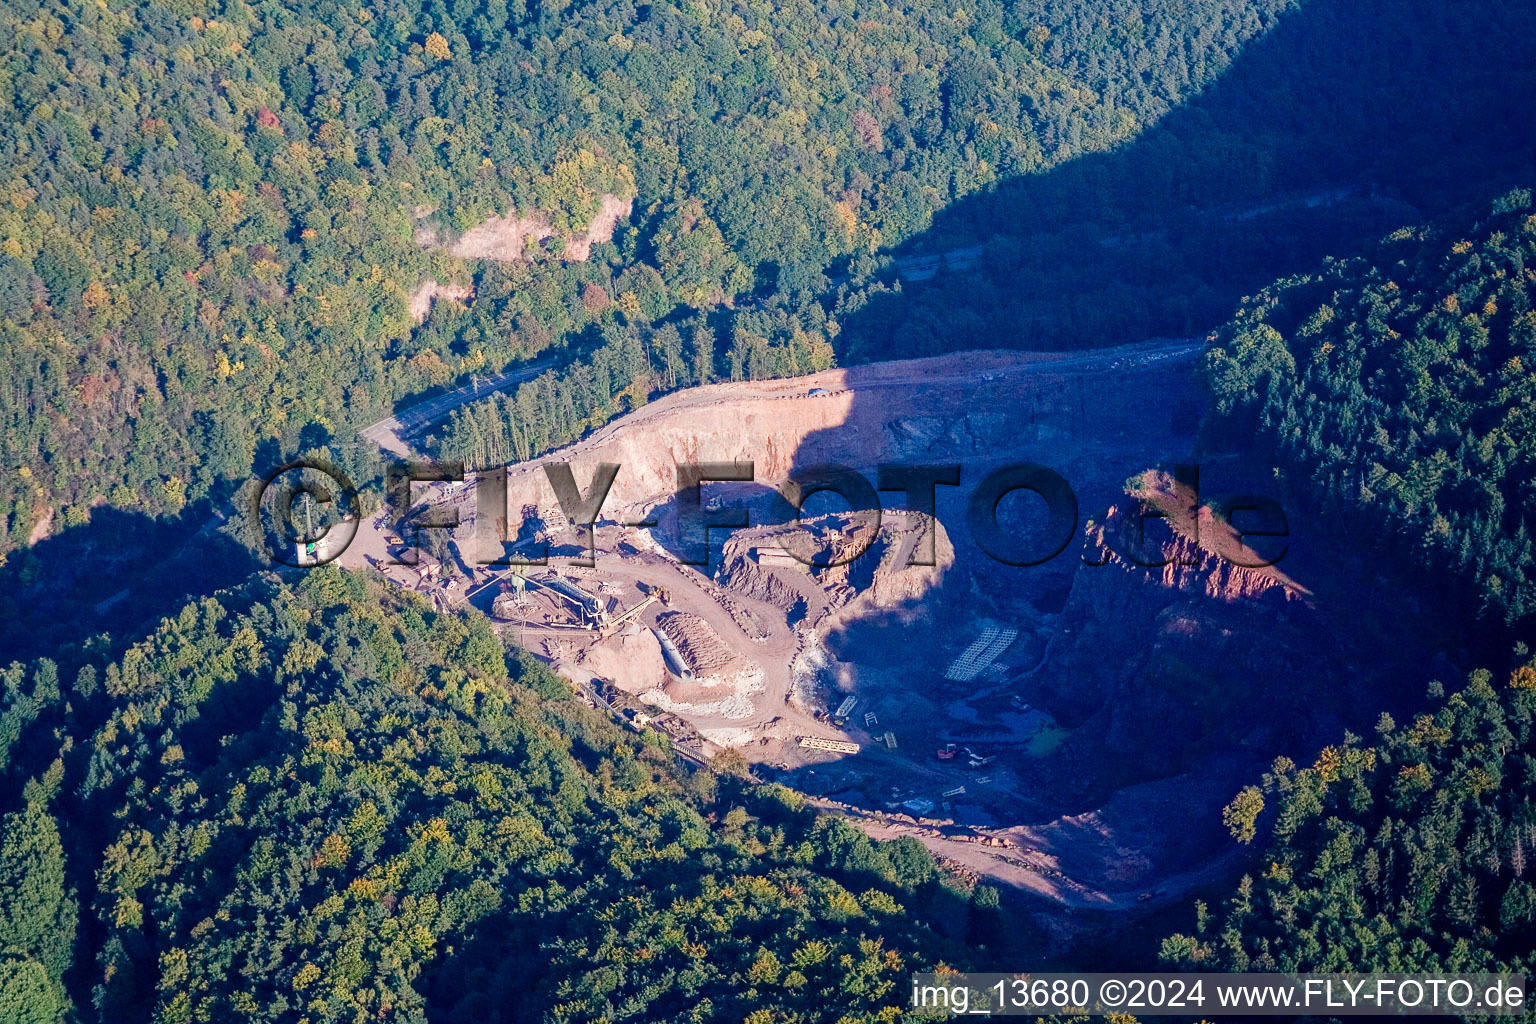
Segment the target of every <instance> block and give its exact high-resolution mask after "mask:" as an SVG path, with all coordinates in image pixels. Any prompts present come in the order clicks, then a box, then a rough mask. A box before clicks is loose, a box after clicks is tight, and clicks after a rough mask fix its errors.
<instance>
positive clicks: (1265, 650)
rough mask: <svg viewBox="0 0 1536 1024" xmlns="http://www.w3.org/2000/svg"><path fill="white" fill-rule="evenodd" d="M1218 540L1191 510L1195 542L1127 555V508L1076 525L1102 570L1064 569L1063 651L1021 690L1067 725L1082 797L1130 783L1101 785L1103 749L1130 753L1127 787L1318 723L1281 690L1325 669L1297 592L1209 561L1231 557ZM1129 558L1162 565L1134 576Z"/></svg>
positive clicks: (1212, 527)
mask: <svg viewBox="0 0 1536 1024" xmlns="http://www.w3.org/2000/svg"><path fill="white" fill-rule="evenodd" d="M1222 530H1223V525H1222V524H1220V523H1216V522H1212V521H1211V520H1210V518H1209V513H1208V512H1205V511H1202V514H1201V520H1200V541H1199V543H1196V541H1195V540H1194V539H1193V538H1191V537H1190V536H1188V534H1187V533H1178V532H1175V533H1174V534H1173V535H1172V536H1171V537H1169V538H1168V539H1166V540H1164V541H1162V542H1160V543H1151V542H1149V543H1148V544H1147V545H1146V546H1145V547H1144V548H1141V550H1138V545H1137V544H1136V540H1137V532H1138V531H1137V527H1136V517H1135V515H1134V514H1133V507H1132V506H1131V505H1127V506H1125V507H1121V508H1119V509H1113V510H1111V514H1110V515H1109V517H1108V518H1107V519H1106V520H1105V521H1104V522H1102V523H1096V524H1091V525H1090V526H1089V527H1088V528H1087V530H1086V537H1085V540H1086V543H1085V545H1084V554H1083V560H1084V562H1085V563H1093V562H1103V564H1082V565H1080V566H1079V568H1078V569H1077V570H1076V573H1075V574H1074V576H1073V580H1072V586H1071V592H1070V594H1069V596H1068V598H1067V603H1066V606H1065V607H1064V609H1063V611H1062V614H1061V626H1062V636H1063V638H1064V642H1063V643H1062V644H1059V645H1057V647H1056V651H1057V655H1056V656H1055V657H1053V659H1052V661H1051V664H1050V667H1049V670H1048V671H1047V672H1044V673H1042V674H1041V675H1040V676H1039V677H1037V678H1036V679H1034V680H1032V681H1031V684H1032V685H1031V691H1030V696H1031V699H1033V700H1036V701H1037V702H1038V703H1040V704H1041V705H1043V706H1045V707H1047V708H1048V709H1049V710H1050V711H1051V712H1052V714H1054V715H1055V716H1056V717H1057V718H1058V719H1059V720H1060V721H1062V722H1063V723H1064V724H1066V725H1068V726H1069V727H1073V728H1075V730H1076V731H1075V733H1074V735H1073V738H1072V740H1070V741H1069V748H1070V747H1074V746H1075V747H1080V748H1081V749H1080V751H1079V753H1080V756H1081V764H1082V771H1081V773H1080V781H1081V784H1082V786H1083V788H1084V790H1085V791H1089V790H1093V789H1096V788H1098V787H1099V786H1102V787H1106V788H1111V787H1112V788H1118V787H1120V786H1123V785H1127V784H1129V783H1131V782H1133V781H1135V780H1134V779H1133V778H1130V777H1115V776H1114V775H1113V774H1112V773H1109V774H1106V770H1105V769H1104V767H1103V766H1104V764H1105V761H1106V759H1105V758H1104V757H1103V750H1104V748H1105V747H1106V746H1107V747H1108V748H1110V749H1117V750H1120V751H1123V752H1131V751H1134V752H1136V755H1137V760H1136V767H1137V772H1138V773H1139V775H1140V777H1142V778H1158V777H1165V776H1171V775H1175V774H1178V773H1179V772H1182V771H1186V770H1188V769H1189V768H1190V767H1192V766H1193V765H1194V764H1196V763H1197V762H1198V761H1199V760H1200V758H1201V757H1203V756H1205V755H1206V754H1207V753H1209V751H1210V749H1212V748H1221V747H1226V746H1230V744H1231V741H1232V738H1233V736H1234V735H1236V736H1238V737H1241V736H1243V735H1244V734H1245V733H1249V734H1252V733H1253V732H1254V730H1255V729H1257V730H1258V731H1259V732H1268V733H1271V734H1272V735H1270V736H1269V737H1268V739H1267V742H1266V743H1265V744H1264V746H1265V747H1267V748H1268V749H1275V748H1276V747H1277V746H1283V744H1280V743H1279V742H1278V741H1279V740H1280V738H1281V737H1282V736H1283V735H1285V734H1287V733H1290V732H1292V731H1297V732H1300V731H1304V730H1302V729H1301V728H1300V727H1301V726H1302V725H1303V724H1304V723H1305V722H1307V721H1308V720H1309V717H1310V716H1312V715H1314V714H1320V713H1325V712H1323V711H1322V710H1321V709H1319V708H1317V707H1315V706H1313V705H1308V704H1301V703H1298V702H1297V699H1296V698H1295V692H1296V691H1297V689H1298V688H1297V687H1295V686H1293V685H1292V681H1293V680H1295V679H1297V678H1298V677H1303V676H1318V675H1325V674H1326V673H1328V672H1329V670H1330V664H1329V653H1330V652H1329V651H1328V650H1326V645H1325V644H1323V643H1321V642H1320V641H1321V640H1322V639H1323V638H1324V637H1325V636H1326V633H1325V631H1323V630H1322V629H1321V628H1320V624H1319V623H1318V622H1317V620H1316V616H1315V612H1314V610H1313V607H1312V603H1311V600H1310V598H1311V595H1310V594H1309V593H1308V592H1307V590H1306V589H1305V588H1303V587H1301V586H1300V585H1299V584H1297V583H1296V582H1295V581H1294V580H1291V579H1290V578H1289V577H1287V576H1286V575H1285V574H1284V573H1282V572H1280V571H1278V570H1277V569H1275V568H1267V569H1249V568H1243V567H1242V566H1239V565H1233V564H1231V563H1230V562H1228V561H1227V560H1226V559H1224V558H1222V557H1221V556H1220V555H1218V554H1217V551H1216V549H1217V548H1221V549H1223V550H1228V551H1231V550H1232V549H1228V548H1226V547H1225V543H1226V540H1227V538H1226V537H1225V536H1224V535H1223V533H1222V532H1221V531H1222ZM1133 554H1134V555H1135V557H1137V558H1139V559H1140V560H1141V561H1143V562H1157V561H1162V560H1166V561H1167V564H1165V565H1161V566H1152V567H1144V566H1143V565H1139V564H1137V563H1136V562H1135V561H1132V560H1131V557H1130V556H1131V555H1133ZM1249 554H1250V555H1251V554H1252V553H1251V552H1250V553H1249ZM1256 707H1265V708H1267V709H1268V713H1267V714H1262V715H1259V714H1255V708H1256ZM1255 723H1259V724H1258V725H1255ZM1254 738H1255V739H1259V738H1260V737H1257V736H1255V737H1254ZM1254 746H1255V747H1260V744H1259V743H1257V742H1256V743H1255V744H1254ZM1062 753H1063V755H1064V756H1065V757H1066V758H1068V759H1070V758H1071V757H1072V756H1073V750H1072V749H1065V750H1063V752H1062ZM1116 770H1117V771H1123V766H1122V768H1121V769H1116ZM1069 774H1070V773H1069Z"/></svg>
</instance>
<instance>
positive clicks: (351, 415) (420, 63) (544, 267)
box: [0, 0, 1288, 545]
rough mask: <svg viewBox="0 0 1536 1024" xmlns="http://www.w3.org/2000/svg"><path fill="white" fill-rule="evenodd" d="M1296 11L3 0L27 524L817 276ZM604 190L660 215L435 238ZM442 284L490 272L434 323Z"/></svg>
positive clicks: (9, 536)
mask: <svg viewBox="0 0 1536 1024" xmlns="http://www.w3.org/2000/svg"><path fill="white" fill-rule="evenodd" d="M1287 6H1288V4H1287V3H1286V0H1228V2H1222V0H1208V2H1203V3H1200V4H1193V5H1191V4H1178V5H1165V4H1145V5H1143V4H1139V3H1128V2H1121V3H1118V4H1116V5H1112V6H1111V7H1110V8H1104V7H1103V6H1102V5H1094V6H1093V7H1092V9H1091V10H1090V9H1089V8H1087V7H1084V6H1083V5H1081V4H1055V3H1052V4H1042V5H1041V6H1040V7H1038V8H1024V7H1011V6H1005V5H1003V4H1000V3H996V2H990V0H989V2H986V3H982V4H980V5H979V6H972V7H970V8H967V9H965V10H953V9H951V8H950V7H948V6H946V5H943V4H931V3H927V2H926V0H919V2H907V3H902V4H875V5H872V6H871V5H855V4H851V3H841V2H834V3H830V4H817V5H811V4H807V3H801V4H794V5H790V6H789V7H783V6H770V5H766V4H747V3H741V4H722V3H680V4H644V5H636V4H633V3H629V2H613V3H578V4H568V3H539V4H525V3H523V2H521V0H516V2H512V3H500V2H494V3H489V4H482V5H467V4H448V5H443V4H432V5H427V6H420V5H415V4H409V3H398V2H391V3H381V4H369V5H363V4H361V3H354V2H347V3H322V4H307V3H293V4H283V3H276V2H259V3H246V2H243V0H238V2H229V3H221V4H216V5H214V6H213V7H196V6H187V5H184V4H179V3H170V2H166V3H158V2H149V3H128V2H120V0H111V2H108V3H87V2H22V3H12V4H7V5H5V8H4V9H3V11H0V33H3V35H4V38H5V44H4V45H5V46H6V47H7V48H8V52H7V53H6V54H5V57H4V60H3V64H0V68H3V73H0V96H3V98H4V106H5V114H4V115H3V120H0V178H3V181H4V184H3V187H0V197H3V198H4V200H5V201H4V203H3V204H0V358H3V359H4V361H5V365H6V366H7V367H8V368H9V369H10V371H11V372H10V374H9V375H8V377H7V379H6V381H5V382H4V385H3V386H0V464H4V465H5V466H6V467H7V472H6V474H5V476H4V478H3V480H0V507H3V514H4V515H5V516H6V523H5V528H6V539H5V542H6V543H7V544H10V545H14V544H17V543H21V542H24V541H25V540H26V539H27V537H28V535H29V534H30V532H31V531H32V529H33V527H34V526H35V524H36V523H37V522H38V521H39V520H40V519H42V518H44V517H45V516H46V515H48V514H49V513H50V512H51V513H52V514H54V515H57V516H58V517H59V520H58V522H59V524H60V525H71V524H76V523H79V522H82V521H84V520H85V519H86V518H87V517H88V516H89V514H90V509H91V508H92V506H93V505H96V504H98V503H101V502H108V503H111V504H113V505H115V506H117V507H120V508H124V509H133V510H136V511H140V512H147V513H149V514H151V515H159V514H167V513H175V512H177V511H179V510H180V509H181V508H182V507H183V506H185V505H186V504H187V503H188V502H196V501H197V500H199V499H201V498H202V497H204V496H206V495H208V494H209V493H210V491H211V490H214V489H216V488H217V486H218V485H219V482H220V481H226V480H238V479H241V478H244V477H248V476H249V475H250V474H251V472H252V467H253V464H254V463H257V462H263V463H265V462H271V461H273V459H271V458H267V455H269V454H272V453H283V454H291V453H293V452H296V451H298V450H300V449H305V448H314V447H317V446H324V445H327V444H331V443H335V442H342V441H349V440H350V437H351V430H352V429H353V428H355V427H356V426H357V425H359V424H360V423H362V422H366V420H367V419H368V418H372V417H375V416H377V415H378V414H380V412H381V411H383V410H386V409H387V408H388V407H389V406H390V405H391V404H392V403H393V402H394V401H395V400H397V399H398V398H400V397H401V396H402V395H406V394H412V393H417V392H420V391H423V390H425V389H430V388H432V387H434V386H440V385H442V384H444V383H446V382H448V381H449V380H452V379H455V378H458V377H460V376H462V375H464V374H467V373H470V372H476V371H494V370H497V369H499V368H501V367H502V366H504V365H507V364H508V363H511V362H515V361H517V360H519V359H524V358H527V357H530V356H533V355H535V354H537V353H539V352H541V351H544V350H546V349H549V348H551V347H552V346H553V347H560V346H566V345H569V344H572V343H573V342H574V343H580V342H581V339H582V338H583V336H584V335H586V336H587V337H586V341H585V344H589V345H590V344H596V343H597V340H598V339H597V337H596V334H597V332H600V331H601V330H603V329H604V328H606V329H608V330H609V331H610V332H611V331H612V330H615V329H623V330H625V331H627V332H628V333H631V334H635V333H639V332H641V331H644V332H645V333H646V334H647V335H648V334H649V330H650V327H651V325H653V324H654V323H656V322H657V321H658V320H660V319H662V318H664V317H667V316H673V315H676V314H678V313H679V312H681V314H682V315H685V316H686V315H687V314H688V312H689V311H690V310H695V309H698V308H700V307H704V308H708V307H711V306H715V305H717V304H719V303H722V302H727V303H728V302H730V301H731V300H732V299H733V298H735V297H737V296H739V295H741V294H743V293H746V292H755V293H760V294H764V295H770V296H771V295H790V296H793V295H795V294H798V293H799V292H801V291H803V290H806V289H811V290H814V289H817V288H820V287H821V286H823V285H824V284H825V279H824V278H822V277H821V272H822V271H823V270H824V269H826V268H827V266H828V265H829V264H830V263H832V262H833V261H834V260H838V259H846V258H848V257H850V256H852V255H853V254H856V253H868V252H871V251H874V250H877V249H879V248H880V247H881V246H883V245H889V244H893V243H896V242H899V241H901V240H902V239H905V238H908V237H910V236H912V235H913V234H914V233H916V232H919V231H921V230H923V229H924V228H925V227H926V226H927V225H928V224H929V222H930V219H931V217H932V216H933V213H934V211H935V210H938V209H941V208H943V207H944V206H945V205H946V204H948V203H950V202H952V201H953V200H954V199H955V198H957V197H959V196H963V195H966V194H969V193H973V192H975V191H976V190H978V189H983V188H986V187H988V185H989V184H990V183H992V182H994V181H997V180H1000V179H1002V178H1007V177H1009V176H1016V175H1020V174H1025V173H1029V172H1031V171H1035V170H1038V169H1041V168H1043V167H1046V166H1049V165H1052V164H1054V163H1057V162H1060V161H1062V160H1064V159H1067V158H1069V157H1071V156H1074V155H1076V154H1080V153H1083V152H1087V151H1090V150H1094V149H1102V148H1105V147H1108V146H1111V145H1113V144H1115V143H1116V142H1117V141H1118V140H1121V139H1124V138H1126V137H1127V136H1129V135H1132V134H1134V133H1135V132H1136V131H1138V130H1139V129H1141V128H1143V127H1145V126H1146V125H1147V124H1149V123H1151V122H1153V121H1154V120H1155V119H1156V118H1158V117H1160V116H1161V115H1163V114H1164V113H1166V112H1167V111H1168V110H1170V109H1172V108H1173V107H1175V106H1176V105H1177V104H1179V103H1181V102H1183V101H1185V100H1186V99H1187V98H1188V97H1189V96H1191V95H1192V94H1193V93H1194V92H1195V91H1196V90H1198V89H1199V88H1200V87H1201V86H1202V85H1203V84H1205V83H1206V82H1208V81H1209V80H1210V79H1211V78H1212V77H1213V76H1215V75H1217V74H1219V73H1220V72H1221V70H1222V69H1223V68H1225V67H1226V66H1227V64H1228V63H1229V62H1230V61H1231V60H1232V59H1233V57H1234V55H1235V54H1236V53H1237V52H1238V50H1239V49H1240V47H1241V46H1242V45H1243V43H1244V42H1245V41H1246V40H1248V39H1251V38H1252V37H1254V36H1255V35H1257V34H1259V33H1261V32H1262V31H1264V29H1265V28H1266V27H1267V26H1268V25H1269V24H1270V23H1271V22H1272V21H1273V20H1274V19H1275V18H1276V17H1277V16H1278V15H1279V13H1280V12H1281V11H1282V10H1284V9H1285V8H1286V7H1287ZM605 193H612V194H614V195H617V196H619V197H620V198H629V197H638V201H637V205H636V210H635V214H634V216H633V217H632V219H631V224H629V225H627V226H625V225H621V227H620V231H619V234H618V237H617V238H616V239H615V242H614V244H612V245H599V246H597V247H596V252H595V254H594V256H593V258H592V259H591V260H589V261H585V262H577V261H570V262H567V261H564V260H563V259H562V256H561V253H560V252H559V246H558V244H556V245H554V246H553V247H552V249H550V250H549V251H546V249H545V248H544V247H539V248H537V250H536V251H535V252H534V253H533V254H532V256H531V258H530V260H528V261H526V262H511V263H494V262H490V261H475V262H471V263H463V262H461V261H458V260H455V259H453V258H451V257H449V256H447V255H446V254H445V253H444V252H443V251H442V249H441V247H440V246H431V245H423V244H420V240H419V238H418V235H421V234H423V233H425V234H427V235H431V236H435V237H439V238H442V239H451V238H452V237H454V236H456V235H457V234H459V233H461V232H463V231H465V230H466V229H467V228H469V227H471V226H472V225H474V224H476V223H477V222H479V221H481V220H483V219H485V218H486V217H488V216H492V215H501V214H506V213H508V212H517V213H519V214H524V215H526V214H530V213H533V212H535V211H537V212H538V213H540V214H542V215H543V216H544V217H546V218H547V219H548V220H549V221H550V223H551V224H552V225H553V226H554V227H555V228H557V229H559V230H561V231H574V230H579V229H580V228H581V227H582V226H584V225H585V224H586V223H587V221H588V219H589V218H590V217H591V216H592V214H593V212H594V211H595V210H596V208H597V204H598V200H599V198H600V196H602V195H603V194H605ZM471 278H472V281H471V280H470V279H471ZM432 279H436V280H457V281H459V282H460V283H465V284H469V283H472V284H473V286H474V289H475V296H476V298H475V301H474V303H473V305H472V307H471V309H470V311H468V312H465V311H463V310H457V311H455V310H451V309H450V310H448V311H447V313H448V315H445V316H443V317H433V318H432V320H431V321H430V322H429V323H428V324H427V325H426V326H424V327H421V328H417V327H416V326H415V324H414V322H413V320H412V318H411V316H410V315H409V313H408V309H407V296H408V295H409V294H411V293H413V292H414V290H415V289H416V288H417V286H418V285H419V284H421V283H422V282H424V281H427V280H432ZM825 319H826V317H825V314H824V313H823V314H822V315H821V316H820V317H818V316H816V315H815V314H813V313H809V312H806V311H805V310H804V308H803V303H795V302H791V303H790V304H789V305H788V306H786V307H783V308H778V309H776V310H775V311H773V314H772V315H771V316H768V317H767V320H766V322H763V323H748V324H745V325H742V326H741V327H739V328H735V329H734V331H733V329H732V328H730V327H729V326H727V327H725V328H724V329H723V334H724V335H725V336H724V337H721V338H719V339H718V341H715V340H712V341H711V342H710V346H712V345H713V344H716V343H718V344H719V345H720V346H721V348H720V353H719V355H718V358H717V357H716V356H717V354H716V352H715V351H714V349H713V347H708V346H706V348H704V349H697V348H696V349H694V350H693V351H692V354H691V356H690V359H689V365H690V366H691V367H692V368H693V372H692V373H691V374H690V375H689V376H687V377H686V378H685V377H684V376H683V375H680V374H679V372H678V368H679V366H681V365H682V364H681V363H679V362H678V361H677V360H676V359H674V360H673V361H672V362H671V363H663V364H660V365H654V366H645V367H642V368H641V372H640V373H638V374H632V375H631V376H630V377H629V378H628V379H625V380H624V381H623V386H622V387H621V388H620V390H621V391H623V390H628V391H629V392H630V393H631V399H643V397H644V395H646V394H648V393H649V392H650V391H652V390H654V389H655V388H656V387H658V386H662V385H663V382H667V383H670V384H673V385H675V384H676V383H681V382H683V381H684V380H685V379H700V378H702V379H708V378H709V377H711V376H713V375H714V373H716V372H717V370H724V371H726V372H730V367H731V364H729V363H728V361H727V359H726V346H727V345H730V344H733V343H735V342H736V341H737V340H738V339H737V338H735V337H733V333H734V334H739V335H741V336H742V339H752V340H740V344H741V345H743V346H745V347H744V348H743V350H742V353H741V354H740V355H739V356H738V358H737V361H736V363H735V368H736V371H737V372H743V373H744V372H753V373H759V374H761V373H767V372H786V371H793V370H794V369H805V368H809V367H811V366H813V365H817V364H818V363H820V364H824V363H825V362H826V360H827V359H828V358H829V355H828V352H829V345H828V342H829V338H830V335H831V334H832V333H834V332H833V331H832V330H830V329H828V328H827V325H826V324H825ZM695 322H696V323H697V324H699V325H702V324H703V323H704V321H703V320H696V321H695ZM693 333H694V332H693V331H692V330H691V329H690V327H689V326H688V325H685V326H684V329H683V334H684V335H685V336H688V335H691V334H693ZM759 343H760V345H761V346H762V347H764V348H767V347H770V346H771V347H772V348H773V349H774V353H773V354H772V356H771V357H765V355H764V354H763V353H758V354H756V355H749V354H746V353H747V349H748V348H750V347H751V346H752V345H754V344H759ZM653 348H654V347H653ZM748 364H751V365H750V366H748ZM578 405H581V406H582V407H583V408H582V410H581V411H582V418H583V419H586V418H591V417H597V418H601V416H602V415H603V413H604V411H605V410H604V407H603V406H602V405H601V404H600V403H593V402H590V401H588V400H587V399H586V398H585V397H583V398H582V399H581V400H580V401H579V402H578ZM268 449H270V452H269V451H268ZM341 454H345V453H344V452H343V453H341Z"/></svg>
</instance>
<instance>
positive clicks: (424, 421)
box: [358, 358, 555, 456]
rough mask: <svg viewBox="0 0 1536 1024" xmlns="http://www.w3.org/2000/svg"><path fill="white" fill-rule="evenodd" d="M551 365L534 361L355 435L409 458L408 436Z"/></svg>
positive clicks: (450, 392) (473, 382) (465, 386)
mask: <svg viewBox="0 0 1536 1024" xmlns="http://www.w3.org/2000/svg"><path fill="white" fill-rule="evenodd" d="M554 362H555V361H554V359H553V358H545V359H537V360H535V361H533V362H531V363H529V364H528V365H527V366H520V367H518V368H517V369H515V370H508V371H507V372H505V373H499V374H497V375H496V376H494V377H485V378H482V379H479V380H474V381H471V382H470V383H469V384H466V385H464V386H463V387H461V388H456V389H454V390H453V391H449V392H447V393H445V394H441V395H438V396H437V397H435V398H429V399H427V400H426V401H425V402H420V403H418V404H416V405H413V406H411V407H410V408H409V409H402V410H401V411H399V412H397V413H395V414H394V415H393V416H387V417H385V418H384V419H382V420H379V421H378V422H377V423H372V424H369V425H368V426H366V427H364V428H363V429H362V430H359V431H358V434H359V435H360V436H362V437H363V438H366V439H367V440H369V441H372V442H373V443H374V444H376V445H378V446H379V447H380V448H383V449H384V450H385V451H387V452H392V453H394V454H395V455H401V456H408V455H410V454H411V446H410V444H409V443H408V442H407V438H409V437H411V435H413V434H416V433H418V432H420V431H422V430H425V429H426V428H427V427H429V426H431V425H432V424H433V423H436V422H437V421H438V420H440V419H442V418H443V417H444V416H447V415H448V414H449V413H450V412H452V411H453V410H455V409H457V408H458V407H459V406H461V405H463V404H464V403H465V402H473V401H474V400H475V399H477V398H484V397H485V396H486V395H490V394H494V393H496V392H497V391H505V390H507V389H508V388H510V387H511V386H512V385H514V384H521V383H523V382H524V381H527V380H532V379H533V378H535V377H537V376H538V375H539V374H541V373H543V372H544V371H545V370H547V369H549V368H550V367H551V366H553V365H554Z"/></svg>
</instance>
